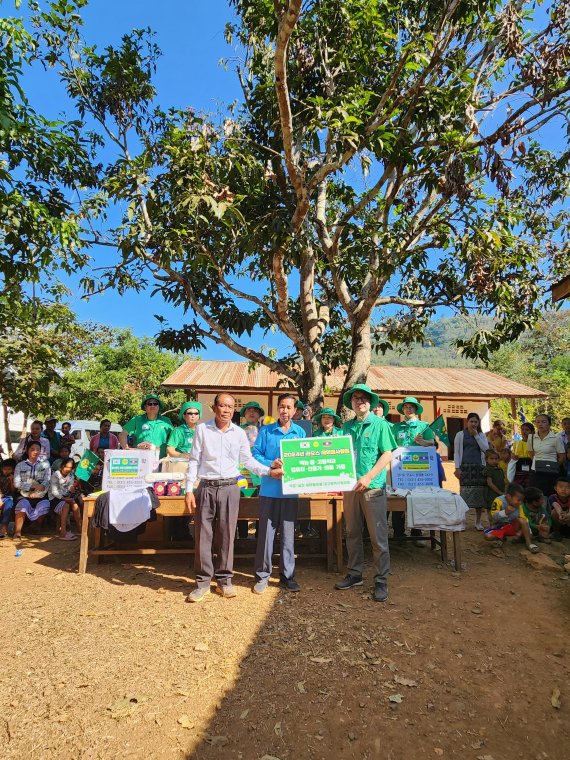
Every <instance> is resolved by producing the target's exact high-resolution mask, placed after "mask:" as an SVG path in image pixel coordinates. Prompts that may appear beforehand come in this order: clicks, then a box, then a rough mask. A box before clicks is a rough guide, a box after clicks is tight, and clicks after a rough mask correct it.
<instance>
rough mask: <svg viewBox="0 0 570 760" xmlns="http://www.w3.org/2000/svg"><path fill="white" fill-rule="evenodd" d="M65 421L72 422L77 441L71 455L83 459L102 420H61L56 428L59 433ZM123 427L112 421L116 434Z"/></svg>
mask: <svg viewBox="0 0 570 760" xmlns="http://www.w3.org/2000/svg"><path fill="white" fill-rule="evenodd" d="M64 422H69V423H70V424H71V435H72V436H73V437H74V438H75V443H74V444H73V446H72V447H71V456H72V457H73V458H74V459H81V457H82V455H83V452H84V451H85V449H88V448H89V441H90V440H91V438H93V436H94V435H95V434H96V433H98V432H99V427H100V424H101V423H100V420H61V422H60V423H59V425H58V426H57V428H56V429H57V431H58V433H61V425H62V423H64ZM122 429H123V428H122V427H121V426H120V425H117V423H116V422H112V423H111V433H114V434H115V435H116V436H118V435H119V433H120V432H121V430H122Z"/></svg>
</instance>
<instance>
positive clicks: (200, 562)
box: [194, 482, 240, 588]
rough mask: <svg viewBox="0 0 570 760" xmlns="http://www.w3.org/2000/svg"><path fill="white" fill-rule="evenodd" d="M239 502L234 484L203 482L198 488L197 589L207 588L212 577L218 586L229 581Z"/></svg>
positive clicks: (195, 561) (195, 519) (231, 571)
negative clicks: (223, 484)
mask: <svg viewBox="0 0 570 760" xmlns="http://www.w3.org/2000/svg"><path fill="white" fill-rule="evenodd" d="M239 500H240V489H239V488H238V486H237V485H232V486H209V485H207V484H206V483H203V482H202V483H200V485H199V486H198V490H197V491H196V514H195V516H194V533H195V535H194V539H195V549H194V571H195V573H196V585H197V586H198V588H203V587H205V586H209V585H210V581H211V580H212V578H213V577H215V578H216V581H217V583H218V585H220V586H226V585H229V584H230V583H231V581H232V577H233V574H234V538H235V532H236V524H237V518H238V512H239ZM213 554H215V555H216V559H215V561H214V557H213Z"/></svg>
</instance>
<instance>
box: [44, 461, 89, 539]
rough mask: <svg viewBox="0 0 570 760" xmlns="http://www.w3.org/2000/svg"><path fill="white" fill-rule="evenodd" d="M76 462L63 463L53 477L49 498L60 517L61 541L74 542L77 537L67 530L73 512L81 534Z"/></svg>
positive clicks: (78, 531)
mask: <svg viewBox="0 0 570 760" xmlns="http://www.w3.org/2000/svg"><path fill="white" fill-rule="evenodd" d="M73 465H74V461H73V459H72V458H71V457H67V459H64V460H63V462H62V463H61V467H60V468H59V470H57V471H56V472H54V473H53V474H52V476H51V480H50V484H49V489H48V496H49V499H50V503H51V506H52V507H53V510H54V512H55V513H56V515H59V517H60V522H59V535H58V538H59V539H60V540H61V541H74V540H75V539H76V538H77V536H76V535H75V534H73V533H72V532H71V531H69V530H67V517H68V515H69V512H70V510H71V512H72V514H73V519H74V521H75V525H76V527H77V533H78V534H80V533H81V511H80V509H79V503H78V502H79V498H80V490H79V485H78V483H77V481H76V479H75V473H74V472H73Z"/></svg>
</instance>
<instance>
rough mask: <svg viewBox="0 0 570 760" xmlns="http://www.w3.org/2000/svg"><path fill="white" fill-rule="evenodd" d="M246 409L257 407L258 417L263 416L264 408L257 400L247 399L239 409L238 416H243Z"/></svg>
mask: <svg viewBox="0 0 570 760" xmlns="http://www.w3.org/2000/svg"><path fill="white" fill-rule="evenodd" d="M246 409H257V411H258V412H259V416H260V417H264V416H265V409H264V408H263V407H262V406H260V405H259V404H258V403H257V401H248V402H247V404H244V405H243V406H242V408H241V409H240V410H239V416H240V417H243V416H244V413H245V410H246Z"/></svg>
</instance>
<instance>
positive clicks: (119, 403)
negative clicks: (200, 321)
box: [51, 329, 188, 424]
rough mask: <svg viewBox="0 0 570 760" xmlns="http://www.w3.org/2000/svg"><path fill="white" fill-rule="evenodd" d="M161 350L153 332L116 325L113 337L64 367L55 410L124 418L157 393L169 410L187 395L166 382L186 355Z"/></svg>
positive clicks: (114, 419)
mask: <svg viewBox="0 0 570 760" xmlns="http://www.w3.org/2000/svg"><path fill="white" fill-rule="evenodd" d="M186 358H188V357H187V356H185V357H179V356H175V355H174V354H173V353H171V352H170V351H161V350H159V349H158V348H157V347H156V345H155V343H154V341H153V340H152V338H138V337H136V336H134V335H133V334H132V333H131V332H130V330H122V329H121V330H118V329H117V330H112V331H110V334H109V336H108V340H106V341H105V342H104V343H98V344H97V345H95V346H93V347H92V348H91V350H89V351H88V352H87V351H86V352H85V353H84V355H83V357H82V358H81V360H80V361H78V362H77V363H76V364H75V365H74V366H73V367H68V368H67V369H66V370H65V372H64V373H63V377H62V381H63V382H62V384H61V385H60V386H59V387H57V388H55V389H54V392H53V395H52V404H53V407H52V408H51V411H52V412H54V413H57V414H58V415H59V416H60V419H63V418H68V419H101V418H102V417H108V418H109V419H110V420H111V421H112V422H118V423H119V424H124V423H125V422H127V420H129V419H130V418H131V417H132V416H133V415H134V414H141V408H140V404H141V399H142V398H143V396H144V395H145V394H147V393H153V392H154V393H158V394H159V395H160V397H161V399H162V400H163V402H164V404H165V410H166V411H171V412H172V410H176V409H177V408H178V407H179V406H180V404H181V403H183V402H184V401H185V395H184V393H183V391H169V392H168V393H166V392H164V391H163V389H162V388H161V383H162V382H163V381H164V380H165V378H166V377H168V375H170V374H172V373H173V372H174V370H175V369H177V368H178V367H179V366H180V364H181V363H182V361H183V360H184V359H186Z"/></svg>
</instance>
